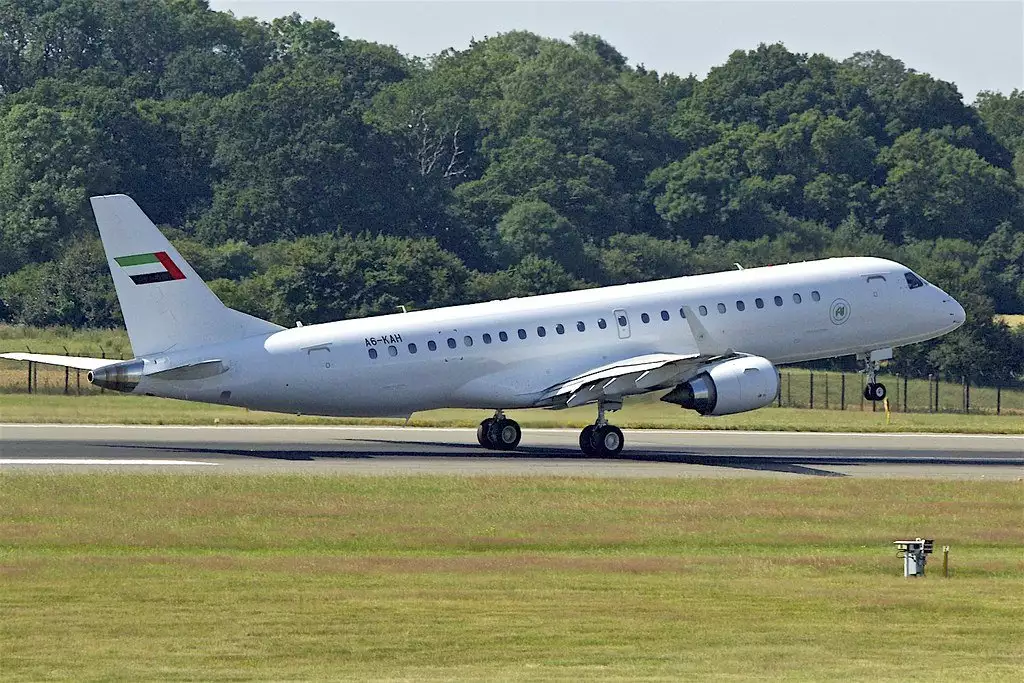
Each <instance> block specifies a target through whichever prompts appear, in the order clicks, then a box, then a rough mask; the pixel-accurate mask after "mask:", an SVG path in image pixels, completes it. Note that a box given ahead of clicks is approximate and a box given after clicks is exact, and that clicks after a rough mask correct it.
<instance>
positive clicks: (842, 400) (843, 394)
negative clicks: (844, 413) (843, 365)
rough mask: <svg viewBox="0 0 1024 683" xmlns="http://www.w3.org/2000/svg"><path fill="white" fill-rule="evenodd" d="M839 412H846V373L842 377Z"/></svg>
mask: <svg viewBox="0 0 1024 683" xmlns="http://www.w3.org/2000/svg"><path fill="white" fill-rule="evenodd" d="M840 380H841V381H840V389H841V391H840V392H839V410H846V373H845V372H844V373H843V374H842V375H841V376H840Z"/></svg>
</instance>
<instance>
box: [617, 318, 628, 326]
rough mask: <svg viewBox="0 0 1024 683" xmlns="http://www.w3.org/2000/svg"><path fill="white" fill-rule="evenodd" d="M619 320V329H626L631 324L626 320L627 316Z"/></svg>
mask: <svg viewBox="0 0 1024 683" xmlns="http://www.w3.org/2000/svg"><path fill="white" fill-rule="evenodd" d="M617 320H618V321H619V327H625V326H626V325H628V324H629V321H628V320H626V316H624V315H620V316H619V317H618V318H617Z"/></svg>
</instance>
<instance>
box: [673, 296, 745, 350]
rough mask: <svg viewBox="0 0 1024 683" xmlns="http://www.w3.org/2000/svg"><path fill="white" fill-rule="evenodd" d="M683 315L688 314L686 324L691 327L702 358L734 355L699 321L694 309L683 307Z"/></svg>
mask: <svg viewBox="0 0 1024 683" xmlns="http://www.w3.org/2000/svg"><path fill="white" fill-rule="evenodd" d="M683 313H684V314H686V324H687V325H689V326H690V332H691V333H692V334H693V341H694V342H695V343H696V344H697V353H699V354H700V355H701V357H702V358H711V357H713V356H722V355H728V354H731V353H733V350H732V349H730V348H726V347H724V346H723V345H722V344H720V343H718V342H717V341H716V340H715V339H714V337H712V336H711V333H710V332H708V331H707V328H705V327H704V325H703V323H701V321H700V320H698V319H697V316H696V314H694V312H693V309H692V308H690V307H689V306H683Z"/></svg>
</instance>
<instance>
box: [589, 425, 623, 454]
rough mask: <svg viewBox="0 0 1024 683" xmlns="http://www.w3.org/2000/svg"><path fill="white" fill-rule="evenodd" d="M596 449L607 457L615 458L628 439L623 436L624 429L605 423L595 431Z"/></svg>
mask: <svg viewBox="0 0 1024 683" xmlns="http://www.w3.org/2000/svg"><path fill="white" fill-rule="evenodd" d="M593 441H594V450H595V451H597V454H598V455H600V456H602V457H605V458H614V457H615V456H617V455H618V454H619V453H621V452H622V447H623V446H625V445H626V440H625V438H623V436H622V430H621V429H619V428H618V427H616V426H614V425H605V426H603V427H599V428H598V429H596V430H595V431H594V436H593Z"/></svg>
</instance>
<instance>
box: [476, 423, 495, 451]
mask: <svg viewBox="0 0 1024 683" xmlns="http://www.w3.org/2000/svg"><path fill="white" fill-rule="evenodd" d="M492 424H494V418H493V417H489V418H487V419H486V420H484V421H483V422H481V423H480V426H478V427H477V428H476V440H477V441H479V442H480V445H481V446H483V447H484V448H490V449H493V448H494V446H492V445H491V440H490V438H489V436H488V432H489V431H490V429H491V425H492Z"/></svg>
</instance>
